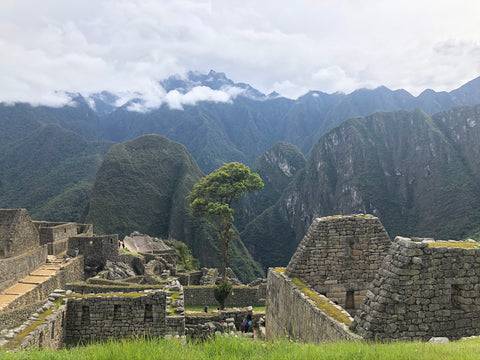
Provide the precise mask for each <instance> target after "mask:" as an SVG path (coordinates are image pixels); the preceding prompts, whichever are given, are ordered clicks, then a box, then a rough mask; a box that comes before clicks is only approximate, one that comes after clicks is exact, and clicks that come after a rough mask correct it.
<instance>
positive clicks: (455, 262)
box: [350, 237, 480, 340]
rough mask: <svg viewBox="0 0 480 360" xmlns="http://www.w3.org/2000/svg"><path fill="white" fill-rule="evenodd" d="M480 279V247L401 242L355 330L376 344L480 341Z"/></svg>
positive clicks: (377, 279) (398, 240) (387, 260)
mask: <svg viewBox="0 0 480 360" xmlns="http://www.w3.org/2000/svg"><path fill="white" fill-rule="evenodd" d="M465 247H466V248H465ZM479 279H480V248H479V247H478V246H477V245H476V244H475V243H469V242H467V243H461V242H460V243H459V242H432V241H412V240H411V239H407V238H402V237H397V238H396V239H395V242H394V244H393V245H392V246H391V248H390V249H389V251H388V253H387V255H386V256H385V259H384V261H383V263H382V265H381V267H380V269H379V271H378V272H377V273H376V275H375V279H374V280H373V282H372V286H371V288H370V290H369V291H368V292H367V294H366V297H365V301H364V303H363V306H362V308H361V310H360V311H359V312H357V315H356V317H355V321H354V322H353V323H352V325H351V326H350V328H351V329H352V330H354V331H355V332H357V333H358V334H359V335H361V336H362V337H364V338H365V339H377V340H403V339H408V340H410V339H414V340H428V339H429V338H431V337H448V338H449V339H458V338H461V337H466V336H473V335H480V281H479Z"/></svg>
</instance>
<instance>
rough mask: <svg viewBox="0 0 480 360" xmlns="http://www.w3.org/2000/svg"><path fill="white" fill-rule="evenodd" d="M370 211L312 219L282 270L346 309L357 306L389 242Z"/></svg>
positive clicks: (385, 252)
mask: <svg viewBox="0 0 480 360" xmlns="http://www.w3.org/2000/svg"><path fill="white" fill-rule="evenodd" d="M391 243H392V242H391V240H390V237H389V236H388V234H387V232H386V231H385V228H384V227H383V225H382V223H381V222H380V220H379V219H378V218H377V217H375V216H372V215H345V216H329V217H324V218H317V219H315V220H314V222H313V223H312V225H311V226H310V228H309V229H308V232H307V234H306V235H305V237H304V238H303V240H302V242H301V243H300V245H299V246H298V248H297V250H296V252H295V254H294V255H293V257H292V259H291V260H290V263H289V264H288V267H287V269H286V271H285V274H286V275H287V276H289V277H298V278H300V279H302V280H303V281H304V282H305V283H307V284H308V285H309V286H310V287H312V288H314V289H315V290H316V291H317V292H319V293H320V294H323V295H325V296H327V297H328V298H329V299H331V300H333V301H335V302H336V303H337V304H339V305H341V306H342V307H344V308H345V309H347V310H349V311H353V310H355V309H357V308H358V307H359V306H360V304H361V303H362V301H363V298H364V296H365V294H366V292H367V290H368V288H369V286H370V283H371V281H372V280H373V279H374V276H375V273H376V271H377V270H378V269H379V268H380V264H381V263H382V260H383V258H384V257H385V255H386V254H387V251H388V248H389V247H390V245H391Z"/></svg>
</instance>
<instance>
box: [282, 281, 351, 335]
mask: <svg viewBox="0 0 480 360" xmlns="http://www.w3.org/2000/svg"><path fill="white" fill-rule="evenodd" d="M291 280H292V281H293V283H294V284H295V285H296V286H297V287H298V289H299V290H300V291H301V292H303V294H304V295H305V296H306V297H307V298H309V299H310V300H312V301H313V302H314V303H315V305H317V308H318V309H320V310H321V311H322V312H324V313H325V314H326V315H328V316H330V317H331V318H333V319H335V320H336V321H338V322H340V323H343V324H345V325H347V326H349V325H350V324H351V322H352V320H351V319H350V318H349V317H348V316H347V315H345V314H344V313H343V312H341V311H340V310H339V309H338V308H337V307H335V306H334V305H332V304H331V303H330V302H329V301H328V300H325V299H323V298H322V297H321V296H320V295H318V294H317V293H315V292H314V291H313V290H312V289H310V288H309V287H308V286H307V284H305V283H304V282H303V281H302V280H300V279H299V278H297V277H294V278H291Z"/></svg>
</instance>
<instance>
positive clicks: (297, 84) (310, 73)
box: [0, 0, 480, 107]
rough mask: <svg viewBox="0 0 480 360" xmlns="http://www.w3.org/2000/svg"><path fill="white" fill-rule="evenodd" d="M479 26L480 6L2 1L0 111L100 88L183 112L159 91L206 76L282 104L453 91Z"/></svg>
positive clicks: (438, 2)
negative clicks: (314, 97) (382, 91)
mask: <svg viewBox="0 0 480 360" xmlns="http://www.w3.org/2000/svg"><path fill="white" fill-rule="evenodd" d="M479 18H480V1H478V0H455V1H453V0H449V1H444V0H402V1H398V0H375V1H374V0H361V1H359V0H317V1H313V0H312V1H302V0H294V1H293V0H272V1H270V0H264V1H258V0H255V1H251V0H239V1H237V0H211V1H207V0H191V1H187V0H172V1H170V0H68V1H66V0H42V1H38V0H1V1H0V101H3V102H11V103H12V102H18V101H22V102H30V103H32V104H46V105H52V106H59V105H62V104H64V103H65V102H66V101H68V100H67V98H66V97H65V95H64V93H63V92H64V91H68V92H80V93H82V94H84V95H88V94H91V93H95V92H100V91H102V90H106V91H110V92H114V93H119V94H123V96H122V99H126V98H128V97H129V96H131V94H134V93H141V94H143V95H142V96H144V97H145V99H147V101H151V102H152V103H153V104H158V103H160V102H161V101H162V100H160V101H157V100H158V99H163V100H164V101H166V100H165V99H168V96H170V98H174V100H173V101H174V102H175V101H176V102H177V103H179V104H180V105H179V107H181V103H182V101H183V100H182V99H179V96H180V94H168V93H166V92H165V90H164V89H162V88H161V87H160V86H159V84H158V81H159V80H161V79H164V78H166V77H168V76H170V75H174V74H180V75H182V74H185V73H186V72H187V71H189V70H193V71H199V72H202V73H208V71H209V70H210V69H213V70H215V71H217V72H224V73H225V74H226V76H227V77H229V78H230V79H232V80H233V81H235V82H244V83H248V84H250V85H251V86H253V87H254V88H256V89H258V90H260V91H262V92H264V93H266V94H268V93H270V92H272V91H277V92H278V93H280V94H281V95H283V96H286V97H290V98H297V97H298V96H300V95H302V94H304V93H306V92H307V91H308V90H319V91H323V92H327V93H333V92H336V91H340V92H345V93H350V92H352V91H353V90H355V89H358V88H375V87H378V86H381V85H384V86H387V87H388V88H390V89H392V90H395V89H400V88H403V89H405V90H407V91H409V92H411V93H412V94H413V95H415V96H416V95H418V94H419V93H420V92H421V91H422V90H424V89H427V88H431V89H434V90H436V91H451V90H453V89H455V88H458V87H459V86H461V85H462V84H464V83H466V82H468V81H469V80H472V79H474V78H476V77H478V76H480V23H479V22H478V19H479ZM194 90H195V91H196V93H194V94H193V93H192V94H187V95H189V96H190V98H189V101H190V102H192V101H193V102H194V100H195V99H200V100H201V99H202V97H203V98H206V99H207V100H208V99H210V100H211V99H220V100H218V101H228V99H231V98H232V97H233V96H235V94H238V92H236V91H232V90H231V89H230V90H229V91H225V92H213V93H212V91H208V89H204V88H199V89H194ZM129 94H130V95H129ZM232 94H233V95H232ZM174 95H175V96H174ZM192 99H193V100H192ZM225 99H226V100H225ZM213 101H216V100H213Z"/></svg>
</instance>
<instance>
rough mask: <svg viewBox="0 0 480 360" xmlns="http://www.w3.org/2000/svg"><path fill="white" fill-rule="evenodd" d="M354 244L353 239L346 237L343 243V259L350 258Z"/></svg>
mask: <svg viewBox="0 0 480 360" xmlns="http://www.w3.org/2000/svg"><path fill="white" fill-rule="evenodd" d="M354 243H355V239H354V238H352V237H348V238H347V239H346V241H345V257H346V258H350V259H351V258H352V255H353V244H354Z"/></svg>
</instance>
